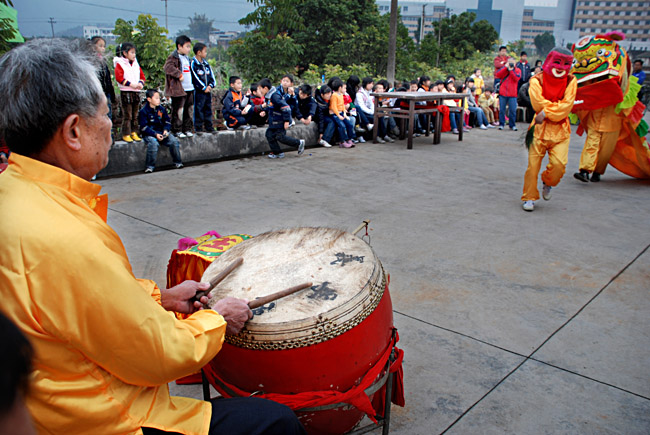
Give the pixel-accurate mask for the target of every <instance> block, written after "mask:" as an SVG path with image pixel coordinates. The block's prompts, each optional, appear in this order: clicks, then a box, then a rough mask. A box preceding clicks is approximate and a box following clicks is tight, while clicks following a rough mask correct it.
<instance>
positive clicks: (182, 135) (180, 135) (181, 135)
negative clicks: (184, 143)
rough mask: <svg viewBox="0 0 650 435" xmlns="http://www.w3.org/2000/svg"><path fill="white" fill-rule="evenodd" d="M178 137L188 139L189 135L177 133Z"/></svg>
mask: <svg viewBox="0 0 650 435" xmlns="http://www.w3.org/2000/svg"><path fill="white" fill-rule="evenodd" d="M176 137H180V138H183V137H187V135H186V134H185V133H180V132H179V133H176Z"/></svg>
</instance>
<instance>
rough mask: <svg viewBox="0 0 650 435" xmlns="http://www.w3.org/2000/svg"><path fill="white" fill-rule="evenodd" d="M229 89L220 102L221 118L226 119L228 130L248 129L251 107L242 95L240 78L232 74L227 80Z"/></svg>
mask: <svg viewBox="0 0 650 435" xmlns="http://www.w3.org/2000/svg"><path fill="white" fill-rule="evenodd" d="M228 81H229V83H230V89H228V92H226V95H224V96H223V99H222V100H221V103H222V104H223V109H222V113H223V119H224V120H225V121H226V127H227V128H228V130H235V129H237V128H240V129H243V130H248V129H249V128H251V126H250V125H248V117H249V112H250V110H251V109H252V108H253V107H252V106H251V105H250V104H248V98H244V97H243V96H242V92H241V89H242V82H241V78H239V77H237V76H232V77H230V79H229V80H228Z"/></svg>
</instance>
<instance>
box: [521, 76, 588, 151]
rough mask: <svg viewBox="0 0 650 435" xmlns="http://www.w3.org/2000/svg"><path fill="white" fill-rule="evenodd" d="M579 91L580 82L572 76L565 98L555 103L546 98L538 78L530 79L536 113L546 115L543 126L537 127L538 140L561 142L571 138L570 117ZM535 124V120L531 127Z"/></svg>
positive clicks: (530, 90) (531, 96)
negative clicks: (542, 112)
mask: <svg viewBox="0 0 650 435" xmlns="http://www.w3.org/2000/svg"><path fill="white" fill-rule="evenodd" d="M539 75H540V76H541V74H539ZM577 90H578V81H577V80H576V78H575V77H573V76H571V78H570V80H569V82H568V83H567V87H566V90H565V91H564V97H562V99H561V100H559V101H555V102H553V101H549V100H547V99H546V98H544V95H543V94H542V84H541V83H540V81H539V80H538V77H537V76H533V78H531V79H530V87H529V88H528V95H530V103H531V105H532V106H533V109H534V110H535V113H539V112H541V111H542V110H543V111H544V113H545V114H546V118H545V120H544V122H543V123H542V124H541V125H537V126H535V138H536V139H543V140H547V141H552V142H561V141H564V140H567V139H569V138H570V137H571V123H570V122H569V118H568V117H569V114H570V113H571V109H572V108H573V102H574V101H575V99H576V92H577ZM533 124H535V119H533V122H532V123H531V125H533Z"/></svg>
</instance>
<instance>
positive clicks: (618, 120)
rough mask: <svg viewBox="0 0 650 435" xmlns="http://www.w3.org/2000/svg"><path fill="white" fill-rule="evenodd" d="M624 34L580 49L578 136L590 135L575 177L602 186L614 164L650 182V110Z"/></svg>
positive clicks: (587, 40) (585, 41)
mask: <svg viewBox="0 0 650 435" xmlns="http://www.w3.org/2000/svg"><path fill="white" fill-rule="evenodd" d="M623 39H625V35H623V34H622V33H621V32H610V33H607V34H604V35H596V36H585V37H583V38H582V39H580V41H578V42H577V43H575V44H574V45H573V47H572V49H571V51H572V52H573V57H574V60H573V68H572V70H571V72H572V74H573V75H574V76H575V77H576V78H577V79H578V92H577V95H576V101H575V105H574V107H573V112H574V113H575V114H576V115H577V117H578V118H579V119H580V127H579V128H578V134H579V135H582V133H583V130H584V131H586V132H587V138H586V140H585V145H584V148H583V150H582V155H581V156H580V168H579V172H576V173H575V174H574V177H575V178H577V179H578V180H580V181H584V182H587V181H589V177H590V174H591V181H600V176H601V175H602V174H604V173H605V169H606V167H607V164H608V163H609V164H610V165H612V166H613V167H615V168H616V169H618V170H619V171H621V172H623V173H624V174H627V175H629V176H631V177H635V178H641V179H648V178H650V149H649V148H648V143H647V142H646V139H645V135H646V134H647V133H648V125H647V124H646V122H645V121H643V120H642V119H641V118H642V117H643V111H644V109H645V106H644V105H643V104H642V103H641V102H640V101H639V99H638V98H637V94H638V92H639V89H640V88H641V87H640V86H639V84H638V83H637V79H636V77H634V76H633V75H631V74H630V71H631V68H632V65H631V63H630V58H629V56H628V54H627V52H626V51H625V49H623V48H622V47H621V46H620V45H619V44H618V43H617V41H621V40H623Z"/></svg>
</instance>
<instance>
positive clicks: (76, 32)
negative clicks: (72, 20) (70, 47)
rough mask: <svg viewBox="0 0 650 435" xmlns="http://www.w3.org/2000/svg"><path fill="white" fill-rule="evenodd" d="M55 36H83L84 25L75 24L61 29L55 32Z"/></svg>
mask: <svg viewBox="0 0 650 435" xmlns="http://www.w3.org/2000/svg"><path fill="white" fill-rule="evenodd" d="M54 35H55V36H57V37H59V38H83V36H84V27H83V26H76V27H71V28H69V29H65V30H61V31H60V32H55V33H54Z"/></svg>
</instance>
